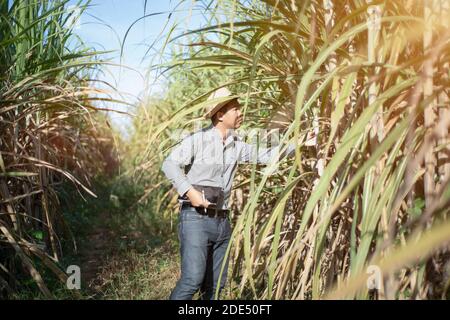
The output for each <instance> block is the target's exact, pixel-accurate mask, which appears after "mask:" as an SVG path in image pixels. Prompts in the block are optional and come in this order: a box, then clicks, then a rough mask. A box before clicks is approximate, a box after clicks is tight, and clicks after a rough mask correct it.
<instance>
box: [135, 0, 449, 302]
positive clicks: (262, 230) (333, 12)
mask: <svg viewBox="0 0 450 320" xmlns="http://www.w3.org/2000/svg"><path fill="white" fill-rule="evenodd" d="M200 3H201V4H203V2H200ZM436 3H438V5H436V6H433V7H431V8H430V7H429V4H427V2H426V1H425V2H421V1H410V0H398V1H372V2H370V3H366V2H365V1H357V0H350V1H345V2H342V1H331V0H329V1H287V0H286V1H285V0H279V1H275V0H260V1H236V0H235V1H232V0H230V1H226V0H222V1H215V2H212V4H211V5H210V4H209V3H206V2H205V3H204V9H205V10H209V11H208V12H209V14H210V15H211V16H213V17H214V19H211V20H212V21H218V24H217V25H212V26H207V27H205V28H203V29H200V30H195V31H192V32H188V33H186V34H185V35H184V37H176V38H173V39H172V41H183V40H184V41H185V42H188V43H189V50H186V51H185V52H184V54H185V55H186V56H187V57H183V58H182V59H178V60H177V61H175V62H174V63H172V64H171V65H170V67H169V68H168V69H167V72H168V73H169V74H170V72H171V71H173V68H174V67H175V66H180V65H181V66H183V67H187V66H190V67H191V69H190V70H191V72H192V73H193V74H196V75H199V74H202V72H209V71H213V70H214V71H216V70H222V69H223V70H224V73H223V74H221V75H226V76H224V77H222V78H220V77H218V81H219V82H218V83H217V85H216V87H219V86H224V85H229V86H232V88H233V89H235V90H236V91H237V92H239V93H243V94H244V98H243V99H242V103H243V105H244V111H245V117H246V119H247V126H248V127H252V126H260V127H261V126H263V127H267V128H276V127H277V128H281V129H282V131H283V139H282V143H283V144H285V143H287V142H288V141H299V140H300V141H303V143H300V144H298V146H297V149H296V155H295V159H293V160H283V162H282V163H279V165H280V166H281V168H282V170H281V171H280V172H279V173H278V174H275V175H268V174H266V173H264V172H263V173H260V172H259V169H260V168H259V167H257V166H249V167H244V168H242V170H241V172H240V173H241V174H240V175H239V176H237V183H236V184H235V185H236V188H235V190H234V193H233V196H234V199H235V200H239V199H240V198H241V201H234V204H233V209H234V212H235V214H236V216H235V219H236V221H235V225H234V231H233V241H232V243H233V245H232V246H231V247H230V248H229V251H228V254H229V255H230V256H231V257H232V259H233V261H234V272H233V278H234V279H235V280H237V281H238V282H239V288H238V292H239V296H241V297H246V298H265V299H280V298H284V299H306V298H314V299H317V298H324V297H333V298H388V299H395V298H400V299H403V298H407V299H418V298H446V297H448V294H449V291H448V290H449V283H450V275H449V274H448V270H447V269H448V268H449V241H450V233H449V232H448V211H449V208H450V206H449V201H450V191H449V190H450V183H449V181H450V180H449V179H450V170H449V157H448V154H449V150H450V146H449V140H448V130H449V127H450V115H449V107H450V106H449V90H448V88H449V74H448V67H447V68H446V67H445V66H448V63H449V59H450V34H449V32H448V28H446V25H445V23H446V22H445V21H448V18H449V8H448V2H445V1H441V2H439V1H436ZM430 12H431V15H430ZM215 19H216V20H215ZM188 36H189V37H191V38H188ZM191 39H194V41H192V40H191ZM430 70H431V72H430ZM203 79H205V78H203ZM430 79H431V80H430ZM430 83H431V86H430ZM179 85H180V84H179ZM201 86H202V82H201V81H200V82H199V83H198V84H196V85H192V84H189V83H185V84H184V88H198V87H201ZM204 89H205V91H203V92H199V90H198V89H197V90H196V91H195V92H197V94H194V95H191V96H183V97H180V98H181V99H182V101H184V102H185V103H184V104H183V105H182V107H180V108H177V110H176V111H171V112H169V115H168V116H167V117H166V119H167V120H168V121H166V122H164V123H159V122H158V121H155V122H154V123H153V125H152V129H151V131H150V133H149V141H150V142H151V143H156V142H157V141H158V142H159V143H160V142H161V141H166V140H165V139H163V140H161V138H162V137H164V138H167V137H168V136H169V132H168V130H169V131H170V129H173V128H179V127H184V126H185V125H186V123H188V122H189V121H188V120H186V119H188V118H189V117H191V119H192V118H194V119H195V118H196V116H197V115H198V114H199V112H201V110H202V108H203V106H204V105H203V102H202V101H203V99H204V97H205V96H206V95H207V93H209V92H210V91H211V90H213V89H214V87H211V86H209V84H207V85H206V87H205V88H204ZM169 110H173V109H170V108H169ZM432 114H439V115H440V116H439V117H435V118H433V119H435V120H434V121H431V122H430V121H429V120H425V119H429V118H430V116H431V115H432ZM311 137H312V139H311ZM311 141H313V143H311ZM165 145H167V143H166V144H165ZM164 151H165V150H164ZM155 157H158V156H154V157H151V156H149V153H146V154H145V156H144V157H143V158H141V166H142V167H144V168H147V169H149V168H153V172H157V166H156V165H155V162H154V159H155ZM159 157H160V155H159ZM149 159H150V160H151V161H149ZM426 159H439V161H437V160H436V161H433V162H431V163H430V162H429V161H428V160H426ZM256 173H258V174H256ZM159 174H160V173H159ZM249 177H250V178H249ZM426 177H432V179H431V180H430V178H426ZM430 185H432V186H433V188H432V189H430ZM280 187H281V188H280ZM170 208H173V209H174V208H175V207H174V206H172V207H170ZM416 248H420V250H416ZM372 265H374V266H375V267H376V270H377V271H378V272H379V273H380V275H381V276H382V281H381V283H380V284H379V290H378V291H376V290H375V291H374V290H369V288H368V287H367V286H366V281H365V280H366V278H367V272H368V270H372V269H371V267H370V266H372ZM446 270H447V271H446Z"/></svg>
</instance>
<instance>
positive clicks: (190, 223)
mask: <svg viewBox="0 0 450 320" xmlns="http://www.w3.org/2000/svg"><path fill="white" fill-rule="evenodd" d="M230 236H231V226H230V221H229V218H228V217H226V218H214V217H209V216H205V215H200V214H199V213H198V212H197V211H196V210H195V209H194V208H192V207H187V208H183V209H182V210H181V212H180V217H179V224H178V238H179V240H180V245H181V278H180V279H179V280H178V282H177V285H176V286H175V288H174V289H173V291H172V294H171V295H170V299H171V300H191V299H192V297H193V295H194V294H195V293H196V292H197V290H199V289H200V294H201V295H200V297H201V299H204V300H212V299H213V298H214V295H215V292H216V288H217V282H218V280H219V275H220V271H221V268H222V263H223V261H224V257H225V253H226V250H227V247H228V243H229V242H230ZM225 264H226V265H225V268H224V271H223V273H222V277H221V281H220V288H219V290H222V289H223V287H224V286H225V282H226V277H227V268H228V259H227V261H226V262H225Z"/></svg>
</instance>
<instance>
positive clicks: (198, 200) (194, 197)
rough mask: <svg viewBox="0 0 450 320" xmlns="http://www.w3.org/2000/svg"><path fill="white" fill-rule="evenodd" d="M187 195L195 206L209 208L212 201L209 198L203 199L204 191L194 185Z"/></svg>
mask: <svg viewBox="0 0 450 320" xmlns="http://www.w3.org/2000/svg"><path fill="white" fill-rule="evenodd" d="M186 195H187V197H188V198H189V200H190V201H191V204H192V206H193V207H203V208H208V206H209V205H210V202H209V201H208V200H207V199H205V200H203V195H202V193H201V192H200V191H198V190H197V189H195V188H194V187H192V188H190V189H189V191H188V192H187V193H186Z"/></svg>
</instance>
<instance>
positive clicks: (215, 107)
mask: <svg viewBox="0 0 450 320" xmlns="http://www.w3.org/2000/svg"><path fill="white" fill-rule="evenodd" d="M220 98H222V99H221V100H219V102H216V103H211V104H208V106H207V107H206V110H205V114H204V115H203V116H204V117H205V119H211V117H212V116H213V115H214V114H215V113H216V112H217V111H219V110H220V109H221V108H222V107H223V106H224V105H226V104H227V103H228V102H230V101H231V100H234V99H237V96H235V95H233V94H232V93H231V92H230V90H228V89H227V88H220V89H218V90H216V91H214V92H213V93H212V94H211V95H210V96H209V97H208V100H206V101H211V100H215V99H220Z"/></svg>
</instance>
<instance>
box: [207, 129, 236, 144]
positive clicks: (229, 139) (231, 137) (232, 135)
mask: <svg viewBox="0 0 450 320" xmlns="http://www.w3.org/2000/svg"><path fill="white" fill-rule="evenodd" d="M207 129H208V130H209V131H210V132H212V133H213V134H214V136H215V137H216V138H218V139H219V140H220V142H222V141H223V140H222V134H221V133H220V131H219V129H217V128H216V127H215V126H214V125H213V124H211V125H210V126H209V127H208V128H207ZM236 139H237V134H236V131H235V130H228V136H227V138H226V140H225V144H224V146H225V147H227V146H228V145H229V144H230V143H234V141H235V140H236Z"/></svg>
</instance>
